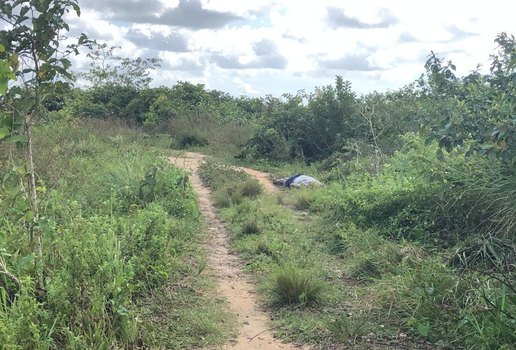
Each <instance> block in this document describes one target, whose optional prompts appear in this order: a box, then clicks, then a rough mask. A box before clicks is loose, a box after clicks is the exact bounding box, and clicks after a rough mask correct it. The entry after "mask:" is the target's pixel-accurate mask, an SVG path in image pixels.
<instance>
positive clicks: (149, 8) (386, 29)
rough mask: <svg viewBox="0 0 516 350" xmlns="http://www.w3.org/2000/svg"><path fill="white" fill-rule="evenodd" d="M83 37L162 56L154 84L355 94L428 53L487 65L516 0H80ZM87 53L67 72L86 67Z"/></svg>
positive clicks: (401, 81) (393, 83)
mask: <svg viewBox="0 0 516 350" xmlns="http://www.w3.org/2000/svg"><path fill="white" fill-rule="evenodd" d="M79 5H80V7H81V11H82V13H81V16H80V17H79V18H76V17H70V19H69V23H70V27H71V31H70V33H69V34H70V36H78V35H79V34H80V33H81V32H84V33H86V34H87V35H88V36H89V37H90V38H93V39H97V40H98V41H99V42H105V43H107V44H108V45H114V46H120V49H118V50H117V51H116V52H115V53H116V54H117V55H119V56H122V57H129V58H137V57H144V58H151V57H156V58H160V59H162V66H161V68H159V69H158V70H157V71H155V72H153V73H152V78H153V82H152V84H151V85H152V86H172V85H174V84H175V83H176V82H177V81H189V82H191V83H195V84H197V83H201V84H205V86H206V88H208V89H216V90H221V91H224V92H228V93H230V94H232V95H234V96H240V95H247V96H265V95H268V94H271V95H273V96H281V95H282V94H283V93H291V94H295V93H297V92H298V91H299V90H305V91H306V92H313V91H314V90H315V88H316V87H320V86H325V85H329V84H333V83H334V81H335V76H336V75H340V76H342V77H343V78H344V80H349V81H350V82H351V85H352V89H353V90H354V91H356V92H357V93H359V94H366V93H369V92H373V91H379V92H383V91H386V90H395V89H398V88H401V87H403V86H405V85H407V84H410V83H411V82H413V81H414V80H415V79H417V78H418V77H419V76H420V75H421V74H422V73H424V63H425V61H426V59H427V56H428V54H430V52H431V51H434V52H435V53H437V54H438V56H439V57H444V58H445V59H446V60H451V61H452V62H453V63H454V64H455V65H456V66H457V72H458V74H459V75H465V74H468V73H469V72H471V71H472V70H475V69H476V68H477V66H478V65H479V64H480V65H481V69H482V70H483V71H487V69H488V68H489V56H490V55H491V54H493V53H495V48H496V45H495V43H494V39H495V38H496V35H497V34H499V33H501V32H507V33H508V34H514V35H516V20H515V18H514V13H516V2H515V1H505V0H503V1H502V0H490V1H453V0H448V1H442V0H432V1H417V0H412V1H409V0H358V1H357V0H341V1H337V0H297V1H296V0H285V1H269V0H245V1H244V0H79ZM88 63H89V62H88V58H87V57H86V55H79V56H77V57H75V58H74V69H75V70H85V69H87V67H88Z"/></svg>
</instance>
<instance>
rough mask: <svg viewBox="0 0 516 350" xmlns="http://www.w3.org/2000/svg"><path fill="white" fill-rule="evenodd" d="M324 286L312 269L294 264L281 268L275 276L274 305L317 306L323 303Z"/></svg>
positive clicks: (273, 288)
mask: <svg viewBox="0 0 516 350" xmlns="http://www.w3.org/2000/svg"><path fill="white" fill-rule="evenodd" d="M323 292H324V286H323V284H322V282H321V281H319V280H317V279H316V278H315V277H314V276H313V273H312V272H311V271H308V270H301V269H299V268H295V267H292V266H289V267H285V268H282V269H280V270H279V271H278V272H276V273H275V275H274V277H273V287H272V295H273V299H274V305H275V306H277V307H280V306H285V305H298V306H316V305H318V304H320V303H321V301H322V295H323Z"/></svg>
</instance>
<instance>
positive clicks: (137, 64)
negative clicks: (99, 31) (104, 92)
mask: <svg viewBox="0 0 516 350" xmlns="http://www.w3.org/2000/svg"><path fill="white" fill-rule="evenodd" d="M118 48H120V47H119V46H111V47H108V45H107V44H102V45H100V46H99V47H98V48H97V49H96V50H95V51H91V52H90V53H88V57H89V58H90V59H91V62H90V71H89V72H88V73H84V74H82V75H81V77H83V78H84V79H86V80H87V81H89V82H90V83H91V84H92V85H93V87H94V88H95V87H99V86H106V85H115V86H121V87H127V88H134V89H137V90H143V89H145V88H148V87H149V83H150V82H151V81H152V78H151V77H150V76H149V75H150V71H152V70H154V69H156V68H159V67H160V66H161V59H159V58H141V57H138V58H136V59H130V58H126V57H120V56H116V55H115V54H114V52H115V50H116V49H118Z"/></svg>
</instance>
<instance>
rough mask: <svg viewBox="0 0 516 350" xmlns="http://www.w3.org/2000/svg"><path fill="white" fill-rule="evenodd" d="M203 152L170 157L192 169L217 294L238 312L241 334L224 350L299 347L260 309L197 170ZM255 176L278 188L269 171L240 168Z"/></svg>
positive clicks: (182, 166) (268, 187) (209, 264)
mask: <svg viewBox="0 0 516 350" xmlns="http://www.w3.org/2000/svg"><path fill="white" fill-rule="evenodd" d="M203 159H204V155H202V154H199V153H193V152H186V153H185V154H184V156H182V157H170V158H169V160H170V162H171V163H172V164H174V165H176V166H178V167H181V168H183V169H187V170H191V171H192V175H191V182H192V185H193V187H194V188H195V191H196V192H197V195H198V200H199V207H200V210H201V213H202V215H203V216H204V218H205V220H206V222H207V224H208V227H209V230H210V238H209V240H208V242H207V243H206V244H207V251H208V267H209V269H210V270H211V271H213V274H214V275H215V278H216V279H217V293H218V295H220V296H222V297H224V298H225V299H226V300H227V302H228V305H229V309H230V311H231V312H232V313H233V314H234V315H236V317H237V322H238V327H239V329H238V335H237V336H236V338H234V339H232V340H231V341H230V343H229V344H227V345H225V346H223V347H222V348H223V349H242V350H244V349H245V350H253V349H264V350H277V349H284V350H288V349H299V348H297V347H294V346H293V345H290V344H285V343H282V342H281V341H279V340H278V339H275V338H274V337H273V335H272V332H271V331H270V329H269V325H268V320H269V316H268V315H267V313H266V312H265V311H263V310H261V309H260V305H259V303H258V301H257V298H256V291H255V284H254V283H253V282H252V280H251V279H250V277H249V276H247V275H246V274H245V273H244V272H243V271H242V269H241V266H242V263H241V262H240V260H239V258H238V257H237V256H236V255H235V253H234V252H233V251H231V248H230V245H229V239H228V233H227V231H226V229H225V227H224V225H223V224H222V222H221V221H220V220H219V219H218V218H217V216H216V213H215V208H214V206H213V204H212V201H211V198H210V191H209V190H208V189H207V188H206V187H204V186H203V184H202V183H201V179H200V178H199V176H198V175H197V173H196V171H197V168H198V166H199V164H200V163H201V162H202V161H203ZM237 169H239V170H242V171H245V172H247V173H248V174H250V175H251V176H254V177H255V178H256V179H258V181H259V182H260V183H261V184H262V185H263V187H264V188H265V190H266V191H277V189H276V188H275V187H274V185H273V184H272V183H271V182H270V180H269V178H268V174H266V173H262V172H259V171H256V170H253V169H247V168H241V167H238V168H237Z"/></svg>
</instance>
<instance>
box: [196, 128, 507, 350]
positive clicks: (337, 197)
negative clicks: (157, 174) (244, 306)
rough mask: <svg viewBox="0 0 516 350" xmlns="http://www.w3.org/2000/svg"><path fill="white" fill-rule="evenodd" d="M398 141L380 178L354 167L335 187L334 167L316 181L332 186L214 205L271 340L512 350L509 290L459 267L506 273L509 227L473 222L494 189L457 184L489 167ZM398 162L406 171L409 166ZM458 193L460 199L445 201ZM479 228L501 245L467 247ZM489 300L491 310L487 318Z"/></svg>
mask: <svg viewBox="0 0 516 350" xmlns="http://www.w3.org/2000/svg"><path fill="white" fill-rule="evenodd" d="M405 142H406V143H405V147H404V149H403V151H401V152H399V153H398V154H395V155H394V156H393V157H392V158H391V159H390V161H389V162H387V163H385V164H384V165H383V170H382V171H381V173H380V174H377V175H370V174H368V173H367V172H361V169H364V168H363V167H362V166H361V165H359V164H357V167H356V170H354V171H353V172H352V173H350V174H348V175H347V176H346V178H345V181H341V182H334V181H332V180H331V179H332V178H333V177H335V176H339V175H338V172H339V171H341V170H343V169H339V168H336V167H334V168H333V169H332V171H331V172H327V173H325V174H324V173H320V174H319V176H321V177H324V178H326V179H329V182H330V183H329V184H327V186H325V187H323V188H320V189H313V188H310V189H301V190H297V189H296V190H290V191H287V190H285V191H282V192H281V193H280V194H275V195H269V196H260V197H258V198H256V199H242V200H239V201H229V202H227V203H225V205H222V206H220V208H221V209H220V210H221V211H220V213H221V215H222V216H223V217H224V218H225V220H226V221H227V222H228V223H229V226H230V230H231V232H232V236H231V237H232V242H233V245H234V247H235V248H236V249H237V250H238V251H239V252H240V254H241V256H242V257H243V258H244V260H245V261H246V262H247V268H248V269H249V270H250V271H252V272H254V273H256V274H257V276H258V277H259V280H260V281H261V284H260V285H261V290H262V291H263V293H264V294H263V298H264V300H265V301H266V302H267V303H268V304H269V305H270V306H271V307H272V308H273V310H274V312H275V314H276V315H277V318H276V321H275V324H276V327H277V328H276V330H277V332H278V334H280V335H282V336H284V337H286V338H288V339H291V340H296V341H304V342H314V343H318V344H319V346H322V347H324V346H329V344H331V343H345V344H355V345H354V346H356V347H358V348H360V347H361V346H362V347H367V344H375V343H377V344H390V345H391V346H394V347H395V346H402V344H407V345H406V346H409V347H410V346H413V347H422V348H428V347H434V346H442V347H460V346H465V347H468V348H469V347H475V346H477V345H478V344H481V347H484V348H492V347H493V346H494V345H493V344H499V345H498V346H501V347H502V348H507V349H508V348H510V344H511V343H512V341H513V339H514V338H513V337H514V334H515V333H514V323H513V321H512V319H511V317H510V315H511V313H513V312H514V300H513V298H512V296H511V293H512V291H510V290H509V289H508V288H507V286H505V285H504V284H503V283H498V282H497V281H496V279H486V278H485V277H482V275H481V274H479V273H476V272H474V271H471V270H468V267H471V266H473V265H475V264H477V265H476V266H477V269H478V270H480V267H482V268H484V267H486V266H490V267H491V268H492V267H493V265H494V264H495V263H496V264H497V265H496V266H498V268H503V266H509V265H510V264H511V263H512V261H513V260H512V256H513V255H511V254H512V252H513V251H511V245H510V241H509V242H507V243H503V242H504V241H503V239H504V238H505V237H507V236H506V233H505V232H506V231H504V230H501V231H499V234H497V233H496V232H495V231H492V229H493V228H494V226H493V225H491V224H489V223H486V225H487V226H484V227H483V226H481V225H480V224H481V223H482V221H481V218H483V217H485V215H494V213H497V212H499V209H498V208H496V207H495V206H494V205H495V204H496V203H491V204H490V205H489V206H486V205H485V204H483V203H484V201H485V203H487V201H488V200H489V199H490V197H486V196H488V193H489V192H491V191H493V190H491V189H489V190H486V189H485V188H484V187H482V188H475V187H472V186H465V184H464V182H459V181H457V179H458V178H460V179H461V181H465V180H466V179H468V178H470V179H473V178H477V176H478V172H479V171H483V172H484V173H483V174H484V176H485V174H486V172H487V171H489V169H491V170H493V168H492V165H489V164H484V163H485V162H484V161H482V160H481V159H475V158H469V159H464V158H463V157H461V156H460V154H452V153H450V154H449V155H448V156H447V157H446V161H445V162H442V161H439V160H438V159H436V158H435V152H436V149H437V147H436V145H426V146H425V145H424V144H423V143H422V141H421V139H420V138H419V137H418V136H417V135H410V134H409V135H407V136H406V137H405ZM407 163H410V164H414V165H415V166H414V167H412V168H410V169H407V167H406V164H407ZM484 165H485V166H484ZM480 169H484V170H480ZM345 171H349V170H345ZM466 171H469V173H465V172H466ZM203 173H204V174H205V175H203ZM217 174H218V175H217ZM468 174H469V175H468ZM491 174H492V175H491V176H495V177H500V176H502V177H503V176H505V175H502V174H500V173H498V172H496V171H492V172H491ZM201 176H203V178H205V179H207V180H211V181H213V179H216V178H219V179H220V180H219V181H214V182H215V183H217V185H215V187H214V188H217V186H220V187H222V188H223V187H224V186H227V183H230V184H232V186H233V188H237V187H238V186H239V185H238V184H239V183H243V182H244V181H246V177H245V176H242V175H241V174H238V173H234V174H230V173H228V172H227V168H223V167H214V166H211V167H204V169H201ZM489 183H490V182H489V181H487V180H485V179H484V180H483V181H482V184H483V186H487V185H488V184H489ZM496 183H499V181H497V182H496ZM459 186H460V187H459ZM459 188H462V190H461V191H462V193H463V196H462V197H460V198H456V197H450V193H453V191H457V190H458V189H459ZM450 191H451V192H450ZM285 205H287V206H288V207H286V206H285ZM499 205H502V206H503V207H505V205H506V203H502V202H500V203H499ZM288 208H293V209H295V210H303V211H308V212H309V214H308V215H306V213H305V214H303V213H298V212H296V211H295V210H291V209H288ZM459 210H460V211H461V212H464V211H467V212H468V213H469V214H470V217H469V220H468V221H469V222H471V230H470V231H467V232H464V231H463V228H464V225H465V223H463V222H460V221H458V220H460V218H461V217H462V216H461V215H460V213H461V212H458V211H459ZM454 211H455V212H454ZM452 213H454V214H453V215H457V216H455V217H454V216H452ZM489 213H493V214H489ZM474 215H478V217H475V216H474ZM476 219H478V220H479V221H477V222H475V220H476ZM473 225H474V226H473ZM250 226H251V228H253V229H250ZM255 228H256V229H255ZM474 229H476V230H477V231H473V230H474ZM488 229H491V231H490V232H491V233H490V234H491V235H492V237H493V241H495V242H498V243H499V244H498V245H496V246H495V245H492V246H491V245H489V246H487V247H486V246H484V247H483V248H480V247H477V246H475V245H472V241H471V240H470V238H471V237H475V236H477V235H478V234H479V233H482V232H483V233H485V234H487V232H488V231H486V230H488ZM497 237H498V238H497ZM487 244H489V243H487ZM506 244H507V245H506ZM479 250H480V251H479ZM495 257H499V258H500V259H501V260H499V261H495V260H493V259H495ZM502 257H503V258H502ZM509 261H511V262H509ZM500 263H501V265H500ZM508 264H509V265H508ZM495 272H496V271H494V272H493V273H495ZM511 298H512V299H511ZM486 303H493V304H494V305H496V308H491V310H490V311H487V309H486V307H488V306H486ZM487 305H489V304H487ZM396 344H397V345H396ZM409 344H411V345H409ZM508 346H509V347H508Z"/></svg>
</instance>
